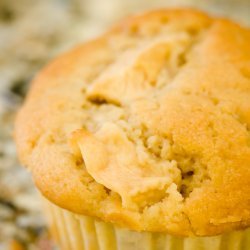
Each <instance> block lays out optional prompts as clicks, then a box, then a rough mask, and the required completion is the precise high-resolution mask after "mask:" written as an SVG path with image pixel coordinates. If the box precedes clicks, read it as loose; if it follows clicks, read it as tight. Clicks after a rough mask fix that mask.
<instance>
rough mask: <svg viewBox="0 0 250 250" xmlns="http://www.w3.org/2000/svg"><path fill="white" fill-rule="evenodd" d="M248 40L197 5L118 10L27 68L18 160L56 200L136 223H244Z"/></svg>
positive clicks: (220, 228) (149, 227)
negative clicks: (119, 18) (84, 39)
mask: <svg viewBox="0 0 250 250" xmlns="http://www.w3.org/2000/svg"><path fill="white" fill-rule="evenodd" d="M249 42H250V31H249V30H248V29H246V28H242V27H240V26H239V25H237V24H235V23H233V22H231V21H228V20H224V19H219V18H213V17H209V16H207V15H205V14H203V13H201V12H198V11H195V10H158V11H153V12H149V13H146V14H143V15H140V16H136V17H130V18H128V19H126V20H125V21H123V22H122V23H121V24H119V25H117V26H116V27H114V28H113V29H111V30H110V31H109V32H107V33H106V34H104V35H103V36H101V37H99V38H97V39H96V40H94V41H90V42H88V43H85V44H83V45H80V46H78V47H77V48H75V49H73V50H71V51H69V52H67V53H65V54H63V55H62V56H59V57H58V58H56V59H55V60H54V61H52V62H51V63H50V64H49V65H48V66H47V67H46V68H45V69H44V70H42V72H41V73H40V74H39V75H38V76H37V77H36V78H35V79H34V82H33V84H32V87H31V90H30V92H29V94H28V97H27V100H26V102H25V104H24V105H23V107H22V109H21V110H20V112H19V114H18V117H17V121H16V129H15V138H16V141H17V146H18V153H19V156H20V158H21V161H22V163H23V164H24V165H25V166H27V167H28V168H29V169H30V170H31V172H32V175H33V178H34V181H35V183H36V186H37V187H38V189H39V190H40V191H41V192H42V194H43V195H44V196H46V197H47V198H48V199H49V200H51V201H52V202H53V203H55V204H57V205H59V206H61V207H62V208H66V209H68V210H70V211H72V212H75V213H78V214H85V215H90V216H94V217H97V218H100V219H101V220H104V221H106V222H112V223H116V224H118V225H121V226H125V227H127V228H130V229H133V230H138V231H151V232H168V233H172V234H176V235H184V236H188V235H199V236H201V235H215V234H220V233H223V232H226V231H229V230H234V229H242V228H245V227H247V226H249V224H250V197H249V193H250V185H249V180H250V134H249V128H250V101H249V100H250V46H249Z"/></svg>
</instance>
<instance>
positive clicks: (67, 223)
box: [43, 198, 250, 250]
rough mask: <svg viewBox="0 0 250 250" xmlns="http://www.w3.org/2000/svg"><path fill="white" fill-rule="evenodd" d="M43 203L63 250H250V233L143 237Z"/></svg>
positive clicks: (51, 228) (246, 231) (52, 231)
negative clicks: (211, 235)
mask: <svg viewBox="0 0 250 250" xmlns="http://www.w3.org/2000/svg"><path fill="white" fill-rule="evenodd" d="M43 201H44V206H45V210H46V215H47V219H48V223H49V227H50V230H51V233H52V235H53V237H54V239H55V241H56V242H57V244H58V245H59V247H60V249H61V250H250V229H247V230H242V231H235V232H231V233H227V234H224V235H220V236H213V237H193V238H192V237H175V236H171V235H168V234H162V233H150V232H144V233H139V232H135V231H131V230H127V229H122V228H119V227H117V226H115V225H113V224H109V223H105V222H101V221H99V220H96V219H94V218H92V217H89V216H79V215H77V214H73V213H71V212H69V211H67V210H65V209H62V208H61V207H59V206H56V205H54V204H53V203H51V202H50V201H48V200H47V199H44V198H43Z"/></svg>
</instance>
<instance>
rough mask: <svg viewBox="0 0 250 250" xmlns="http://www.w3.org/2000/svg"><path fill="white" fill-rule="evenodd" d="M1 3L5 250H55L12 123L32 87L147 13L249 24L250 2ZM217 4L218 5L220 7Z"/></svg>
mask: <svg viewBox="0 0 250 250" xmlns="http://www.w3.org/2000/svg"><path fill="white" fill-rule="evenodd" d="M167 2H168V3H167V4H166V1H163V0H156V1H150V0H137V1H133V0H128V1H123V0H92V1H87V0H83V1H82V0H71V1H70V0H68V1H67V0H19V1H16V0H1V1H0V250H6V249H11V250H22V249H31V250H36V249H41V250H51V249H55V246H54V245H53V243H52V241H51V240H50V238H49V234H48V232H47V229H46V226H45V221H44V218H43V216H42V214H41V211H40V208H41V204H40V203H39V199H38V192H37V191H36V190H35V188H34V186H33V183H32V180H31V177H30V174H29V173H28V172H27V171H26V170H25V169H24V168H22V167H21V166H20V164H19V163H18V160H17V157H16V151H15V145H14V142H13V138H12V133H13V121H14V117H15V114H16V111H17V109H18V107H19V106H20V105H21V104H22V102H23V99H24V97H25V94H26V92H27V89H28V86H29V83H30V81H31V79H32V78H33V77H34V75H35V74H36V72H37V71H39V69H40V68H42V67H43V66H44V65H45V64H46V63H47V62H48V61H49V60H50V59H51V58H53V57H54V56H56V55H57V54H59V53H60V52H62V51H65V50H67V49H70V48H71V47H73V46H74V45H75V44H77V43H80V42H82V41H85V40H87V39H90V38H92V37H95V36H97V35H98V34H100V33H101V32H102V31H103V30H104V29H105V28H106V27H108V26H109V25H111V24H112V23H114V22H115V21H117V20H119V19H121V18H122V17H124V16H126V15H129V14H131V13H135V12H138V11H139V12H141V11H143V10H145V9H150V8H154V7H157V8H159V7H167V6H182V5H185V6H195V7H197V8H201V9H205V10H207V11H209V12H211V13H214V14H217V15H223V16H229V17H231V18H234V19H235V20H237V21H238V22H241V23H242V24H244V25H249V24H250V1H248V0H245V1H237V0H227V1H226V0H221V1H215V0H211V1H205V0H204V1H198V0H192V1H191V0H189V1H188V0H186V1H184V0H182V1H181V0H179V1H178V0H169V1H167ZM216 2H217V3H216Z"/></svg>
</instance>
